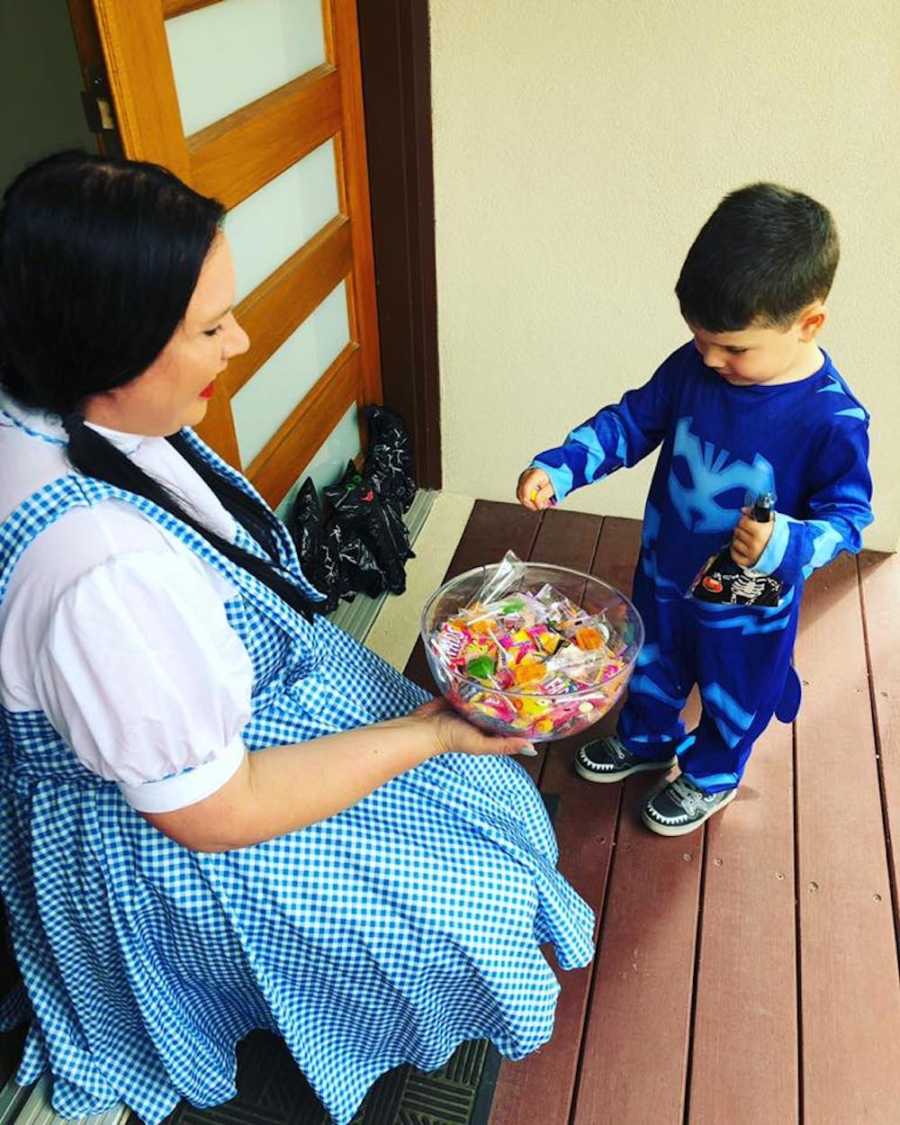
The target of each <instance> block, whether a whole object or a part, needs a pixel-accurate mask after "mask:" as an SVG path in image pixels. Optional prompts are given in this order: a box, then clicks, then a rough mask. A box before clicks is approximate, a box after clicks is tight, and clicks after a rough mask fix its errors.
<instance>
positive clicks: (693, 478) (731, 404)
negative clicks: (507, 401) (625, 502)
mask: <svg viewBox="0 0 900 1125" xmlns="http://www.w3.org/2000/svg"><path fill="white" fill-rule="evenodd" d="M868 420H869V416H868V414H867V412H866V411H865V409H864V408H863V407H862V406H861V404H860V403H859V401H858V400H857V399H856V398H855V397H854V395H853V393H852V392H851V391H850V389H849V388H848V386H847V384H846V383H845V382H844V380H843V379H842V378H841V376H840V375H839V374H838V372H837V371H836V370H835V368H834V366H833V364H832V362H831V359H830V358H829V357H828V356H827V355H825V356H824V363H823V366H822V367H821V368H820V369H819V370H818V371H817V372H816V373H815V374H813V375H811V376H809V377H808V378H806V379H803V380H801V381H798V382H794V383H780V384H775V385H772V384H765V383H762V384H752V385H741V386H736V385H732V384H731V383H728V382H727V381H726V380H725V379H723V378H722V377H721V376H719V375H716V374H714V373H713V372H712V371H710V370H709V369H708V368H707V367H706V366H705V365H704V364H703V361H702V359H701V358H700V356H699V354H698V352H697V350H696V348H695V347H694V345H693V344H692V343H690V344H685V345H684V346H683V347H681V348H679V349H678V350H677V351H676V352H674V353H673V354H672V355H671V356H670V357H669V358H668V359H667V360H666V361H665V362H664V363H663V364H662V366H661V367H660V368H659V369H658V370H657V371H656V373H655V374H654V376H653V378H652V379H650V381H649V382H648V383H646V384H645V385H644V386H643V387H640V388H638V389H637V390H632V391H628V392H627V393H626V394H625V395H624V396H623V398H622V400H621V402H619V403H618V404H617V405H614V406H607V407H604V408H603V409H602V410H600V411H599V412H598V413H597V414H596V415H595V416H594V417H593V418H591V419H590V420H588V421H587V422H585V423H584V424H583V425H582V426H579V427H578V428H577V429H575V430H573V431H572V432H571V433H570V434H569V435H568V437H567V438H566V441H565V443H564V444H563V445H561V446H560V447H558V448H556V449H549V450H547V451H546V452H544V453H541V454H539V455H538V456H537V457H536V458H535V459H534V462H533V464H534V465H536V466H537V467H539V468H541V469H543V470H544V471H545V472H546V473H547V474H548V476H549V477H550V480H551V482H552V484H553V487H554V490H555V492H556V497H557V499H558V500H561V499H562V498H563V497H564V496H566V495H567V494H568V493H569V492H571V491H572V489H574V488H579V487H581V486H583V485H585V484H590V483H591V482H593V481H598V480H600V479H602V478H603V477H605V476H608V475H609V474H610V473H611V472H614V471H615V470H616V469H618V468H621V467H622V466H631V465H634V464H636V463H637V462H638V461H640V460H641V459H642V458H643V457H646V456H647V454H648V453H650V452H651V451H652V450H654V449H655V448H656V447H657V446H659V445H660V444H661V446H662V448H661V450H660V455H659V460H658V462H657V466H656V470H655V473H654V476H653V481H652V484H651V487H650V494H649V496H648V499H647V505H646V509H645V512H644V528H643V540H642V548H641V553H640V558H639V561H638V565H637V570H636V573H635V579H634V595H633V597H634V602H635V605H636V606H637V608H638V610H639V611H640V613H641V616H642V617H643V620H644V625H645V627H646V645H645V648H644V650H643V652H642V653H641V656H640V658H639V660H638V664H637V667H636V669H635V673H634V676H633V678H632V680H631V684H630V691H629V698H628V701H627V703H626V705H625V708H624V710H623V711H622V715H621V717H620V721H619V729H618V734H619V737H620V739H621V740H622V742H623V744H624V745H625V746H626V748H627V749H628V750H630V751H631V752H632V753H633V754H635V755H638V756H640V757H644V758H648V759H654V760H655V759H664V758H667V757H670V756H671V754H672V753H673V751H676V752H677V753H678V757H679V764H680V767H681V770H682V772H683V773H685V774H687V775H688V777H689V778H690V779H691V780H692V781H693V782H695V784H696V785H697V786H698V787H700V788H701V789H704V790H705V791H706V792H710V793H714V792H719V791H722V790H726V789H732V788H734V787H735V786H737V785H738V783H739V782H740V779H741V776H742V774H743V771H744V768H745V766H746V763H747V759H748V757H749V755H750V752H751V750H752V749H753V743H754V741H755V740H756V739H757V738H758V737H759V735H760V734H761V733H762V731H763V730H765V728H766V726H767V725H768V723H769V721H770V720H771V718H772V716H773V714H774V715H777V716H778V717H779V718H780V719H782V721H785V722H789V721H791V720H792V719H793V718H794V716H795V715H796V712H797V708H798V706H799V703H800V685H799V680H798V679H797V675H796V673H795V672H794V670H793V668H792V667H791V663H790V661H791V653H792V649H793V644H794V638H795V636H796V631H797V618H798V613H799V609H800V601H801V598H802V594H803V586H804V582H805V581H806V579H807V578H808V577H809V575H810V574H811V573H812V572H813V570H815V569H817V568H818V567H820V566H823V565H824V564H826V563H828V562H830V561H831V559H833V558H834V557H835V556H836V555H837V554H838V553H839V552H840V551H852V552H856V551H858V550H859V549H860V546H861V538H860V534H861V532H862V530H863V528H865V527H866V526H867V525H868V524H869V523H871V521H872V513H871V509H870V499H871V492H872V489H871V481H870V478H869V472H868V466H867V457H868ZM763 492H770V493H774V494H775V495H776V497H777V504H776V511H777V514H776V517H775V526H774V529H773V533H772V537H771V539H770V540H769V543H768V545H767V547H766V550H765V552H764V553H763V555H762V557H761V558H760V559H759V561H758V562H757V564H756V566H755V567H754V571H755V573H756V574H760V575H762V574H770V575H772V576H773V577H774V578H776V579H778V580H779V581H780V582H781V583H782V584H783V592H782V596H781V600H780V603H779V605H777V606H773V607H767V608H764V607H760V606H755V605H727V604H726V605H722V604H710V603H706V602H701V601H699V600H697V599H694V598H692V597H691V596H690V589H691V585H692V583H693V581H694V579H695V578H696V577H697V575H698V572H699V571H700V570H701V569H702V567H703V564H704V563H705V562H706V560H707V559H708V558H709V557H710V556H712V555H714V554H716V553H717V552H718V551H719V550H720V549H721V548H722V547H723V546H724V545H725V544H726V543H727V542H728V540H729V539H730V537H731V533H732V531H733V530H734V527H735V524H736V523H737V521H738V519H739V518H740V509H741V507H742V506H743V505H744V504H746V503H747V496H748V494H758V493H763ZM694 684H697V685H698V686H699V690H700V695H701V699H702V702H703V714H702V718H701V720H700V724H699V726H698V727H697V729H696V730H694V731H692V732H691V733H690V734H687V735H686V734H685V730H684V726H683V724H682V722H681V719H680V713H681V711H682V709H683V707H684V705H685V703H686V700H687V696H688V693H689V692H690V690H691V688H692V687H693V686H694Z"/></svg>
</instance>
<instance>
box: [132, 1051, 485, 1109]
mask: <svg viewBox="0 0 900 1125" xmlns="http://www.w3.org/2000/svg"><path fill="white" fill-rule="evenodd" d="M499 1070H500V1055H499V1054H498V1053H497V1051H496V1049H495V1048H494V1047H493V1046H491V1044H490V1043H488V1042H486V1041H485V1040H477V1041H475V1042H472V1043H463V1044H462V1045H461V1046H460V1047H458V1048H457V1050H456V1052H455V1053H454V1055H453V1057H452V1058H451V1059H450V1061H449V1062H448V1063H447V1065H446V1066H444V1067H442V1068H441V1069H440V1070H435V1071H431V1072H430V1073H428V1074H423V1073H422V1072H421V1071H419V1070H416V1069H415V1068H414V1067H411V1066H401V1067H397V1069H396V1070H392V1071H389V1072H388V1073H387V1074H384V1075H382V1077H381V1078H380V1079H379V1080H378V1082H376V1083H375V1085H374V1086H373V1087H372V1089H371V1090H370V1091H369V1093H368V1094H367V1095H366V1099H365V1101H364V1102H363V1104H362V1105H361V1106H360V1109H359V1112H358V1113H357V1114H356V1116H355V1117H354V1118H353V1122H352V1125H487V1120H488V1116H489V1114H490V1109H491V1101H492V1100H493V1096H494V1086H495V1084H496V1082H497V1074H498V1072H499ZM129 1125H139V1123H138V1119H137V1118H136V1117H134V1116H133V1115H132V1117H131V1118H130V1121H129ZM167 1125H331V1117H330V1116H329V1115H328V1114H327V1113H326V1112H325V1110H324V1109H323V1108H322V1105H321V1103H320V1102H319V1101H318V1099H317V1098H316V1096H315V1094H314V1093H313V1092H312V1090H311V1089H310V1088H309V1086H308V1084H307V1082H306V1080H305V1078H304V1077H303V1075H302V1074H301V1073H300V1071H299V1069H298V1068H297V1064H296V1063H295V1062H294V1060H293V1058H292V1057H291V1054H290V1052H289V1051H288V1049H287V1047H285V1045H284V1043H283V1041H282V1040H281V1039H279V1038H278V1037H277V1036H274V1035H270V1034H269V1033H268V1032H262V1031H257V1032H254V1033H253V1034H252V1035H248V1036H247V1038H246V1039H245V1040H244V1041H243V1043H242V1044H241V1045H240V1047H239V1048H238V1096H237V1097H236V1098H234V1099H233V1100H232V1101H230V1102H226V1103H225V1104H224V1105H219V1106H214V1107H213V1108H212V1109H194V1108H193V1107H192V1106H189V1105H188V1104H187V1103H186V1102H182V1103H181V1105H180V1106H179V1107H178V1108H177V1109H176V1110H175V1112H174V1113H173V1114H172V1115H171V1117H169V1118H168V1121H167Z"/></svg>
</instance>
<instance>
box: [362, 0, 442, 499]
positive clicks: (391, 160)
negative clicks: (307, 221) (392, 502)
mask: <svg viewBox="0 0 900 1125" xmlns="http://www.w3.org/2000/svg"><path fill="white" fill-rule="evenodd" d="M357 17H358V23H359V43H360V58H361V65H362V83H363V101H364V110H365V119H366V143H367V150H368V152H367V156H368V166H369V198H370V201H371V208H372V240H373V244H374V250H375V293H376V300H377V304H378V329H379V338H380V341H381V381H382V388H383V393H384V401H385V405H386V406H389V407H390V408H391V409H392V410H395V411H396V412H397V413H398V414H399V415H400V416H401V417H402V418H403V419H404V421H405V422H406V424H407V426H408V428H409V430H410V435H411V437H412V440H413V446H414V451H415V465H416V479H417V481H418V483H419V486H420V487H424V488H433V489H439V488H440V487H441V479H442V474H441V417H440V370H439V359H438V336H437V281H436V266H435V246H434V161H433V148H432V134H431V38H430V33H429V3H428V0H357Z"/></svg>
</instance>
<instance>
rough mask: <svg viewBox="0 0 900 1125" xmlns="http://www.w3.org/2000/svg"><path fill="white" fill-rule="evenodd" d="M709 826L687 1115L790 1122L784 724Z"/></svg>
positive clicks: (788, 795)
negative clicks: (723, 809) (733, 799)
mask: <svg viewBox="0 0 900 1125" xmlns="http://www.w3.org/2000/svg"><path fill="white" fill-rule="evenodd" d="M706 833H707V835H706V857H705V861H704V862H705V866H704V880H703V887H704V890H703V912H702V927H701V935H700V950H699V956H698V972H697V986H696V991H697V995H696V999H695V1017H694V1030H693V1051H692V1065H691V1072H690V1091H689V1099H690V1113H689V1116H688V1120H689V1121H690V1123H691V1125H720V1123H721V1122H756V1121H760V1122H762V1121H777V1122H778V1125H793V1123H794V1122H796V1121H797V1120H798V1115H799V1102H798V1099H799V1077H798V1055H797V1052H798V1041H797V987H796V985H797V980H796V972H797V966H796V955H795V954H796V941H795V930H796V920H795V903H794V899H795V891H794V796H793V728H792V727H791V726H790V725H788V726H785V725H783V724H782V723H779V722H777V721H776V722H773V723H772V725H771V726H770V727H769V729H768V730H767V731H766V733H765V734H764V735H763V737H762V738H761V739H760V740H759V743H758V744H757V746H756V748H755V749H754V751H753V757H752V758H751V759H750V763H749V766H748V768H747V772H746V774H745V776H744V782H743V784H742V785H741V789H740V794H739V796H738V799H737V800H736V801H735V802H734V803H733V804H732V805H731V806H730V807H729V808H728V809H727V810H725V811H724V812H723V814H722V815H721V816H716V817H713V818H712V819H711V820H710V821H709V823H708V825H707V828H706ZM748 1045H752V1047H748Z"/></svg>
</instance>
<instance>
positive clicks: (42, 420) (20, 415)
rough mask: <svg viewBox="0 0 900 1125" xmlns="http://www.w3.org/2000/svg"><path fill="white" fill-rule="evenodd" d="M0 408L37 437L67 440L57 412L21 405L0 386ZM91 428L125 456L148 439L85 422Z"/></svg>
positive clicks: (59, 440) (133, 451) (60, 441)
mask: <svg viewBox="0 0 900 1125" xmlns="http://www.w3.org/2000/svg"><path fill="white" fill-rule="evenodd" d="M0 410H2V411H3V413H4V414H8V415H9V417H10V418H12V420H13V421H14V422H16V423H17V424H18V425H19V426H21V427H22V428H23V429H24V430H26V431H27V432H28V433H32V434H36V435H37V436H38V437H44V438H49V439H50V440H51V441H52V442H54V443H60V444H62V445H67V444H68V441H69V437H68V434H67V433H66V431H65V429H64V427H63V424H62V419H61V418H60V416H59V415H58V414H52V413H51V412H50V411H47V410H32V409H31V408H30V407H27V406H23V405H22V404H21V403H19V402H17V401H16V400H15V399H14V398H12V397H11V396H10V395H8V394H7V393H6V391H4V390H2V388H0ZM85 425H87V426H90V427H91V429H92V430H96V431H97V433H98V434H100V435H101V436H103V437H105V438H106V440H107V441H108V442H110V443H111V444H112V445H114V446H115V447H116V448H117V449H120V450H121V451H122V452H123V453H125V454H126V455H127V456H129V457H130V456H131V455H132V454H133V453H135V452H136V451H137V450H138V449H139V448H140V447H141V445H142V444H143V443H144V442H145V441H147V440H148V439H147V438H146V437H144V436H143V435H142V434H127V433H125V432H124V431H122V430H110V429H108V428H107V427H106V426H98V425H97V424H96V423H95V422H85Z"/></svg>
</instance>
